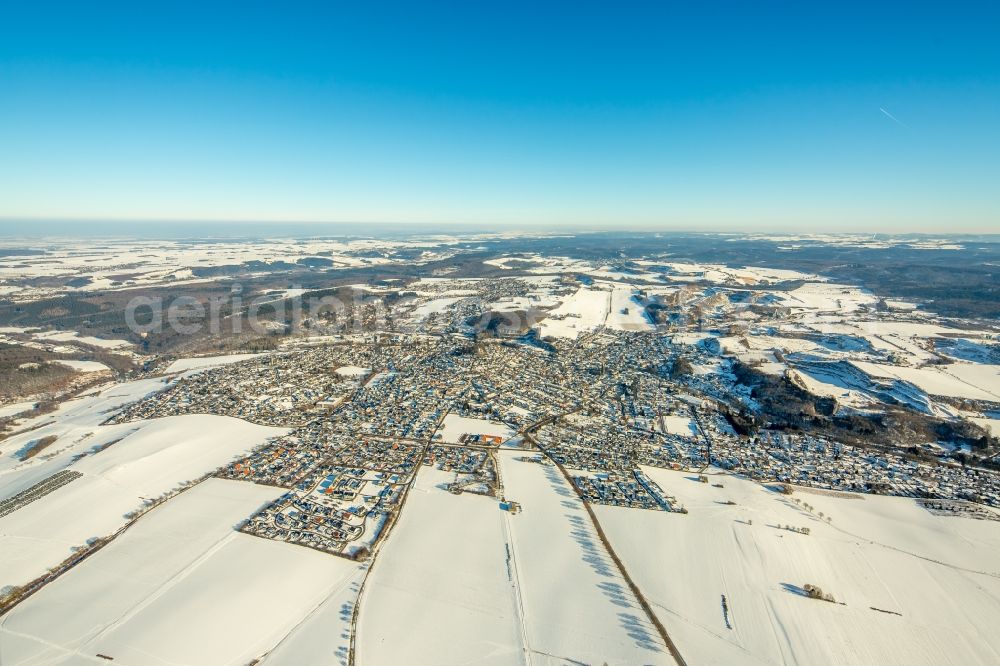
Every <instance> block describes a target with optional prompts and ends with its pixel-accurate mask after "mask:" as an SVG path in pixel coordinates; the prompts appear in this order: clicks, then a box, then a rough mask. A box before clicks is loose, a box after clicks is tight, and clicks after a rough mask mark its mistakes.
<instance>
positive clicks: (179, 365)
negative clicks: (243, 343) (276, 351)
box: [164, 354, 260, 374]
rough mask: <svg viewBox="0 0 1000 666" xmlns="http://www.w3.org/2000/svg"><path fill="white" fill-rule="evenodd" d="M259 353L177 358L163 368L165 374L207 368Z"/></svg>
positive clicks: (251, 356)
mask: <svg viewBox="0 0 1000 666" xmlns="http://www.w3.org/2000/svg"><path fill="white" fill-rule="evenodd" d="M258 356H260V354H227V355H225V356H194V357H191V358H179V359H177V360H176V361H174V362H172V363H171V364H170V365H168V366H167V369H166V370H164V372H165V373H167V374H172V373H175V372H187V371H188V370H207V369H208V368H216V367H219V366H220V365H229V364H231V363H239V362H240V361H246V360H248V359H251V358H256V357H258Z"/></svg>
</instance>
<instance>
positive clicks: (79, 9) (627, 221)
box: [0, 2, 1000, 232]
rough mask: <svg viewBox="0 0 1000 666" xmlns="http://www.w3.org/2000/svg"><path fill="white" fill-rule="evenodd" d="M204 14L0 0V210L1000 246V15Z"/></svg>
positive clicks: (534, 10)
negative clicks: (993, 234) (891, 234)
mask: <svg viewBox="0 0 1000 666" xmlns="http://www.w3.org/2000/svg"><path fill="white" fill-rule="evenodd" d="M206 4H207V3H199V4H194V3H192V4H186V3H183V2H172V3H163V4H162V6H160V7H158V8H153V9H150V8H149V7H147V6H145V3H134V2H130V3H72V4H70V3H66V4H59V3H47V2H37V3H14V2H3V3H2V4H0V218H6V219H8V220H18V219H29V218H31V219H34V218H56V219H83V220H87V219H94V220H117V219H121V220H262V221H282V220H288V221H312V220H316V221H338V222H421V223H456V224H470V225H487V226H496V227H498V228H502V227H504V226H505V225H516V226H520V225H579V226H592V225H596V226H603V227H608V226H614V227H626V228H647V227H649V228H676V229H713V230H714V229H734V230H773V229H810V230H836V229H843V230H852V231H853V230H873V231H874V230H879V231H930V232H933V231H941V230H948V231H973V232H982V231H996V230H998V229H1000V195H998V194H997V190H998V189H1000V188H998V186H997V185H996V184H997V183H998V182H1000V46H998V45H997V41H998V40H997V35H998V34H1000V9H998V8H997V6H996V5H995V3H992V5H993V6H991V3H986V2H983V3H978V4H970V3H960V2H959V3H947V4H940V5H938V6H935V7H930V6H927V7H924V6H915V5H913V4H909V3H907V4H898V5H896V4H884V5H882V6H881V7H877V8H873V7H870V6H867V5H865V4H857V5H852V4H850V3H825V4H824V5H823V6H822V7H818V6H809V5H815V4H817V3H780V4H779V3H733V4H731V5H729V4H722V3H710V2H706V3H676V5H675V4H674V3H666V2H660V3H654V2H650V3H587V2H566V3H547V4H544V5H543V4H542V3H537V2H534V3H528V2H526V3H517V2H506V3H490V4H488V3H474V2H464V3H455V4H433V3H421V4H417V3H414V4H412V5H409V6H407V5H398V4H393V3H350V4H347V3H344V4H343V5H338V4H337V3H315V4H295V3H280V5H281V6H280V8H279V3H270V4H265V3H239V4H232V5H228V6H227V5H225V4H223V3H216V4H214V5H213V6H211V7H209V6H206ZM695 5H698V7H695Z"/></svg>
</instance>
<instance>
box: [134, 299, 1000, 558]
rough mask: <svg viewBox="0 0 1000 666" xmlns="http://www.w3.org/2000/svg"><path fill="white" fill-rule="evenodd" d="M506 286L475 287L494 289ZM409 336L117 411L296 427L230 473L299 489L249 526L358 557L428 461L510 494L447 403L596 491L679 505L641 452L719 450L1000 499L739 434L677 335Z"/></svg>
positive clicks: (872, 488) (955, 479) (891, 461)
mask: <svg viewBox="0 0 1000 666" xmlns="http://www.w3.org/2000/svg"><path fill="white" fill-rule="evenodd" d="M484 282H486V283H487V284H488V281H484ZM500 288H501V287H485V288H484V287H480V286H477V287H473V289H474V290H477V291H476V293H477V294H479V293H480V292H482V293H484V294H486V295H487V296H489V297H491V298H492V297H495V296H497V293H499V292H497V293H494V291H495V290H496V289H500ZM502 288H503V289H511V290H513V291H512V293H513V292H516V291H518V290H519V289H521V287H519V286H518V285H516V284H515V285H509V284H508V285H506V286H503V287H502ZM483 289H485V290H486V291H483ZM490 289H493V290H494V291H489V290H490ZM407 335H409V334H405V335H404V334H401V335H394V334H385V335H379V336H368V337H366V338H363V339H353V340H348V339H346V338H345V339H342V340H341V341H340V342H338V343H337V344H328V345H323V346H316V347H307V348H303V349H294V350H287V351H284V352H280V353H276V354H271V355H267V356H259V357H255V358H251V359H248V360H246V361H242V362H239V363H235V364H232V365H229V366H225V367H221V368H217V369H213V370H208V371H204V372H201V373H197V374H191V375H189V376H185V377H183V378H180V379H178V380H177V381H175V383H174V384H172V385H171V386H170V387H168V388H167V390H165V391H163V392H161V393H158V394H154V395H152V396H150V397H149V398H147V399H144V400H141V401H139V402H138V403H136V404H134V405H132V406H131V407H130V408H128V409H126V410H125V411H124V412H123V413H122V414H121V415H120V416H118V417H116V419H115V420H116V421H127V420H131V419H136V418H149V417H152V416H167V415H170V414H177V413H191V412H207V413H217V414H228V415H231V416H238V417H240V418H244V419H247V420H249V421H253V422H257V423H264V424H271V425H281V426H285V427H290V428H291V432H290V433H289V434H287V435H284V436H282V437H278V438H276V439H274V440H271V441H269V442H268V443H267V444H266V445H265V446H263V447H261V448H260V449H258V450H256V451H254V452H253V453H251V454H250V455H248V456H245V457H244V458H243V459H241V460H238V461H236V462H234V463H232V464H231V465H229V466H228V467H226V468H225V469H224V470H222V471H221V472H220V473H221V474H222V475H223V476H226V477H229V478H234V479H245V480H248V481H254V482H258V483H266V484H271V485H277V486H281V487H285V488H288V489H289V491H288V493H286V495H285V496H283V497H282V498H281V499H279V500H278V501H277V502H275V503H274V504H273V505H271V506H269V507H266V508H265V509H263V510H262V511H260V512H259V513H257V514H255V515H254V516H252V517H251V518H250V519H248V521H247V524H246V526H244V530H246V531H248V532H251V533H253V534H258V535H261V536H265V537H269V538H276V539H283V540H288V541H293V542H296V543H302V544H304V545H309V546H312V547H316V548H320V549H322V550H326V551H329V552H336V553H339V554H346V555H354V554H356V553H358V552H360V549H364V548H370V547H371V545H373V544H374V539H377V538H378V535H379V534H380V533H381V526H382V525H384V524H385V523H386V521H387V520H389V519H390V518H391V516H392V514H393V511H394V510H395V509H396V507H398V505H399V502H400V500H401V497H402V496H403V493H404V492H405V490H406V488H407V487H408V484H409V483H410V482H411V480H412V479H413V477H414V474H415V472H416V470H417V468H418V467H419V466H420V465H421V464H426V465H434V466H436V467H438V468H439V469H441V470H443V471H447V472H452V473H454V475H455V476H454V479H453V481H452V483H451V489H452V490H454V491H455V492H478V493H483V494H487V495H496V494H497V488H498V485H499V484H498V479H497V469H496V463H495V460H494V459H493V457H492V455H491V451H490V448H491V447H493V446H495V445H496V444H497V442H494V441H490V439H489V437H490V436H489V435H483V434H477V433H473V437H472V438H469V437H466V438H465V441H463V442H460V445H459V446H454V445H446V444H445V443H443V442H441V443H438V442H437V441H436V440H435V439H434V435H435V432H438V431H439V429H440V427H441V424H442V422H443V420H444V418H445V417H446V415H448V414H454V415H459V416H465V417H470V418H479V419H489V420H493V421H496V422H502V423H505V424H506V425H507V426H509V427H510V428H511V429H512V430H514V431H517V432H521V433H523V435H524V441H525V443H526V444H527V445H528V446H534V445H537V447H538V448H539V449H540V450H541V452H542V453H543V454H544V455H545V456H546V458H545V459H551V460H553V461H555V462H558V463H559V464H561V465H563V466H564V467H565V468H567V469H569V470H571V473H572V474H573V475H575V477H576V480H575V483H576V486H577V489H578V490H579V491H580V493H581V494H582V495H583V496H584V498H585V499H587V500H588V501H591V502H595V503H597V502H599V503H604V504H614V505H618V506H627V507H636V508H649V509H661V510H667V511H680V510H682V509H681V507H679V506H678V505H677V504H676V502H675V501H674V500H673V498H670V497H668V496H666V495H665V494H664V493H663V491H662V490H661V489H659V488H658V487H656V484H654V483H652V482H651V481H650V480H649V478H648V477H647V476H646V475H645V474H643V472H642V470H641V468H642V466H652V467H663V468H671V467H672V468H693V469H698V468H700V467H703V466H705V465H707V464H709V463H711V464H715V465H718V466H720V467H724V468H726V469H730V470H733V471H735V472H739V473H742V474H746V475H748V476H751V477H754V478H758V479H761V480H776V481H783V482H789V483H797V484H805V485H811V486H814V487H818V488H828V489H833V490H856V491H862V492H880V493H887V494H894V495H909V496H914V497H924V498H940V499H954V500H961V499H968V500H974V501H977V502H981V503H984V504H992V505H995V506H1000V476H998V475H996V474H994V473H992V472H988V471H985V470H979V469H974V468H963V467H958V466H949V465H947V464H928V463H926V462H917V461H915V460H910V459H908V458H906V457H904V456H903V455H902V454H893V453H886V452H878V453H873V452H872V451H868V450H863V449H860V448H852V447H849V446H842V445H839V444H836V443H833V442H827V441H825V440H821V439H817V438H811V437H807V436H803V435H789V434H784V433H769V432H764V433H763V435H762V436H760V437H757V438H747V437H741V436H737V435H736V434H735V433H734V432H733V430H732V428H731V427H729V425H728V423H727V422H726V420H725V419H724V418H722V416H721V415H720V413H719V409H718V408H717V407H716V406H715V404H716V403H715V402H714V401H713V400H712V398H713V397H716V396H718V395H725V397H727V398H728V399H729V400H730V401H732V399H733V396H732V395H731V394H732V393H733V391H734V390H736V389H734V387H733V384H732V381H731V379H728V378H726V377H725V374H724V373H722V372H717V371H709V372H704V371H696V372H687V373H685V374H684V376H683V377H677V376H676V373H675V372H674V371H675V369H676V367H677V359H678V356H679V355H680V354H683V355H684V356H685V357H686V358H688V359H691V361H692V362H693V363H694V364H695V365H698V364H700V363H702V362H704V363H705V364H711V363H716V364H717V363H718V357H717V356H711V355H710V354H708V352H705V351H704V350H703V349H702V348H690V347H686V346H685V347H683V348H679V347H677V346H674V345H672V344H671V342H670V340H669V339H668V338H666V337H665V336H662V335H655V334H648V333H641V332H624V331H612V330H605V329H600V330H597V331H594V332H591V333H584V334H582V335H581V336H580V337H578V338H577V339H575V340H556V341H552V342H550V343H546V344H536V343H533V342H531V341H521V342H511V341H508V340H502V339H489V340H476V339H474V338H472V337H471V336H469V335H465V334H461V333H456V334H446V335H440V336H437V337H434V338H428V337H423V338H421V339H420V340H419V341H414V340H413V339H412V335H411V336H410V337H407ZM700 354H706V355H707V356H706V357H705V358H704V359H702V358H701V357H700V356H699V355H700ZM726 391H728V392H729V394H728V395H727V394H726Z"/></svg>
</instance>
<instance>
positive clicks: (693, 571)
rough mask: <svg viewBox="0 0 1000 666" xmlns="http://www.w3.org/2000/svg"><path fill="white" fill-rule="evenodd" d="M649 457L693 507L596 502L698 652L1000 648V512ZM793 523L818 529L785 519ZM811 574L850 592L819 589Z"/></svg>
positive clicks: (837, 654)
mask: <svg viewBox="0 0 1000 666" xmlns="http://www.w3.org/2000/svg"><path fill="white" fill-rule="evenodd" d="M645 471H646V473H647V474H649V475H650V477H652V478H653V479H654V480H655V481H656V482H657V483H658V484H659V485H660V486H661V487H662V488H663V489H664V490H665V491H666V492H667V493H669V494H671V495H674V496H676V497H677V498H678V499H679V500H680V501H681V502H682V503H683V504H684V506H686V507H687V509H688V510H689V511H690V513H689V514H687V515H681V514H671V513H663V512H655V511H637V510H634V509H623V508H620V507H610V506H596V507H595V510H596V512H597V514H598V516H599V518H600V520H601V524H602V526H603V528H604V530H605V532H606V533H607V534H608V537H609V539H610V540H611V543H612V546H613V547H614V548H615V550H616V551H617V552H618V554H619V556H620V557H621V558H622V560H623V562H624V563H625V565H626V567H628V570H629V572H630V574H631V575H632V577H633V579H634V580H635V581H636V584H637V585H638V586H639V588H640V590H642V592H643V594H644V595H645V596H646V598H647V599H648V601H649V602H650V603H651V605H652V607H653V609H654V611H655V612H656V613H657V614H658V615H659V617H660V620H661V621H662V622H663V624H664V625H665V626H666V629H667V632H668V633H669V634H670V636H671V637H672V639H673V640H674V642H675V643H676V644H677V646H678V649H679V651H680V653H681V655H682V656H683V657H684V658H685V659H686V660H687V662H688V663H697V664H702V663H704V664H730V663H736V664H743V663H747V664H751V663H752V664H759V663H771V664H774V663H799V664H876V663H899V664H917V663H920V664H931V663H933V664H956V665H958V664H971V663H997V662H998V660H1000V636H998V635H997V633H996V632H995V631H993V629H992V627H995V626H996V624H997V622H1000V605H998V604H997V603H996V599H997V595H998V594H1000V566H998V564H997V563H998V562H1000V558H998V554H1000V532H998V530H997V529H996V525H997V523H995V522H992V521H979V520H972V519H968V518H955V517H943V516H936V515H933V514H931V513H930V512H928V511H926V510H925V509H923V508H922V507H920V506H918V505H917V504H916V502H915V501H914V500H912V499H908V498H897V497H879V496H863V495H852V496H850V497H851V499H847V498H843V497H835V496H829V495H822V494H819V493H817V492H806V491H805V490H804V489H799V490H797V491H796V492H795V494H794V495H793V497H788V496H785V495H782V494H780V493H778V492H775V491H772V490H768V489H765V488H764V487H762V486H760V485H758V484H756V483H753V482H751V481H749V480H746V479H742V478H737V477H733V476H729V475H722V474H718V475H715V474H713V475H711V476H710V480H711V481H712V483H721V484H722V485H723V486H724V487H723V488H715V487H713V485H712V484H705V483H698V482H697V480H696V479H695V478H694V476H693V475H691V474H690V473H685V472H673V471H667V470H663V469H657V468H645ZM793 498H798V499H800V501H802V502H805V503H807V504H810V505H812V506H813V507H814V511H815V512H816V513H815V514H812V513H809V512H807V511H805V510H804V509H801V508H799V506H797V505H796V504H795V503H794V501H793ZM728 501H732V502H734V504H732V505H728V504H725V503H724V502H728ZM819 512H823V513H824V515H826V516H830V517H832V522H831V523H829V524H827V523H826V522H825V521H823V520H821V519H819V517H818V514H819ZM750 523H752V524H750ZM788 524H790V525H794V526H796V527H809V528H810V530H811V534H809V535H803V534H798V533H795V532H792V531H789V530H784V529H779V528H778V527H777V526H778V525H788ZM974 571H982V572H983V573H974ZM807 583H809V584H813V585H818V586H820V587H821V588H822V589H823V590H824V591H826V592H829V593H830V594H832V595H833V596H834V598H835V599H836V601H837V602H838V603H829V602H825V601H820V600H815V599H809V598H807V597H806V596H804V595H803V594H802V593H801V588H802V587H803V586H804V585H805V584H807ZM722 595H725V597H726V601H727V606H728V608H729V617H730V622H731V625H732V628H731V629H730V628H727V627H726V624H725V621H724V616H723V610H722V603H721V600H722ZM875 609H879V610H875ZM894 613H899V615H895V614H894Z"/></svg>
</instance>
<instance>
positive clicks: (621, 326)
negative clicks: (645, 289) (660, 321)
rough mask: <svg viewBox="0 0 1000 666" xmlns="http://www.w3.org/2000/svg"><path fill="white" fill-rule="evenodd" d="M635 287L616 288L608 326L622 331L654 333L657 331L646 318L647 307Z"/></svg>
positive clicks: (612, 297)
mask: <svg viewBox="0 0 1000 666" xmlns="http://www.w3.org/2000/svg"><path fill="white" fill-rule="evenodd" d="M637 294H638V290H637V289H635V288H633V287H622V286H614V287H613V289H612V290H611V305H610V308H609V310H608V318H607V322H606V325H607V326H608V328H614V329H617V330H620V331H653V330H655V329H656V327H655V326H653V323H652V322H651V321H650V320H649V317H647V316H646V310H645V306H644V305H643V304H642V303H641V302H640V301H639V300H637V299H638V296H637Z"/></svg>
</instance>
